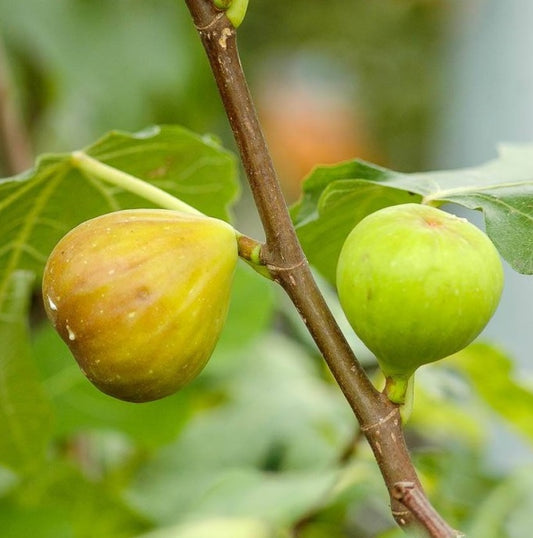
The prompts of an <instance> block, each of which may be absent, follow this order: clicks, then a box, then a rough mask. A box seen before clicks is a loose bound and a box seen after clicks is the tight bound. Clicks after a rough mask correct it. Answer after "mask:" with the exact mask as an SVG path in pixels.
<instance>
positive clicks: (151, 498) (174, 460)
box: [130, 336, 354, 524]
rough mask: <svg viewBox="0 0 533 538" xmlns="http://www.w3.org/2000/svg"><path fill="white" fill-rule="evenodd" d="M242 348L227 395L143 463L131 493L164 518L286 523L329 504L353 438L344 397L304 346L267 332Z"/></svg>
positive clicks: (158, 517) (142, 507) (147, 509)
mask: <svg viewBox="0 0 533 538" xmlns="http://www.w3.org/2000/svg"><path fill="white" fill-rule="evenodd" d="M243 351H244V352H243V353H241V354H240V355H239V360H240V362H239V364H238V367H235V368H234V369H233V375H232V376H231V377H228V378H227V379H226V380H225V381H224V383H223V390H224V391H225V399H223V400H222V401H221V402H220V403H219V405H218V406H216V407H212V408H210V409H208V410H206V411H205V412H203V413H199V414H197V415H196V416H195V417H194V418H193V419H192V420H191V421H190V422H189V423H188V424H187V426H186V428H185V429H184V430H183V431H182V433H181V435H180V437H179V438H178V439H177V440H176V442H175V443H173V444H172V445H169V446H168V447H164V448H162V449H161V450H160V451H159V452H158V453H157V454H155V455H154V457H153V458H152V459H151V460H149V461H148V462H147V464H146V465H145V466H144V467H143V468H142V469H141V470H140V472H139V475H138V477H137V479H136V480H135V483H134V485H133V487H132V489H131V493H130V498H131V500H132V503H133V504H134V506H135V507H137V509H138V510H142V511H143V512H144V513H146V514H147V515H148V514H150V515H151V516H152V517H154V518H155V519H156V520H157V521H159V522H161V523H164V524H171V523H176V522H178V521H180V520H183V519H184V518H187V517H190V515H191V514H192V513H195V514H196V515H198V516H200V515H202V516H203V515H205V516H220V515H230V514H231V515H234V516H239V517H261V518H267V519H268V521H270V522H272V523H283V522H286V521H287V520H288V519H292V518H297V517H300V516H301V515H303V513H304V512H305V511H306V510H307V509H309V508H311V507H312V506H313V505H315V504H316V503H317V502H318V501H321V500H322V499H323V497H324V495H326V494H327V493H328V492H329V490H330V489H331V486H332V483H333V481H334V479H335V476H336V461H337V458H338V456H339V454H340V453H341V452H342V450H343V448H344V446H345V444H346V443H347V440H348V439H349V438H350V437H351V436H352V435H353V432H352V431H350V430H351V429H352V428H353V427H354V422H353V417H352V416H351V414H350V410H349V408H348V407H347V406H346V405H345V403H344V401H343V399H342V396H341V395H340V394H339V393H338V391H336V390H335V388H334V387H333V386H330V385H328V384H327V383H325V382H324V381H322V380H321V379H320V378H319V377H318V373H317V372H315V370H314V368H313V364H312V363H311V362H310V361H309V358H308V357H307V355H306V354H304V353H302V350H301V348H298V347H297V346H295V345H294V344H291V343H290V342H289V341H288V340H286V339H284V338H283V337H281V336H277V337H275V338H274V337H270V338H263V339H261V340H260V341H258V342H257V344H256V345H255V347H253V348H250V347H249V348H247V349H245V350H243Z"/></svg>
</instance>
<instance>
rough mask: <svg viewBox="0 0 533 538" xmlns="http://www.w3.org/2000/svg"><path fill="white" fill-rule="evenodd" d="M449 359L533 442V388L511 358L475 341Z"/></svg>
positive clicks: (492, 405)
mask: <svg viewBox="0 0 533 538" xmlns="http://www.w3.org/2000/svg"><path fill="white" fill-rule="evenodd" d="M447 362H448V363H450V364H453V366H454V367H455V368H456V369H457V370H459V371H460V372H462V374H463V375H464V376H465V377H466V378H467V380H468V382H469V383H470V385H471V386H472V387H473V388H474V390H475V391H476V393H477V394H478V396H479V397H480V398H482V400H483V401H484V402H485V403H486V404H487V405H488V406H489V407H490V408H491V409H492V410H494V411H496V413H498V414H499V415H500V416H502V417H503V418H504V419H505V420H506V421H507V422H508V423H509V424H510V425H511V426H513V427H514V428H515V430H518V431H519V432H520V433H521V434H522V435H524V436H525V437H526V438H527V439H528V440H529V441H530V442H533V421H532V420H531V410H532V409H533V389H532V388H531V387H527V386H526V385H524V384H521V383H520V382H519V381H518V380H517V379H516V378H515V375H514V371H513V370H514V364H513V362H512V360H511V359H510V358H509V357H508V356H507V355H505V354H504V353H503V352H502V351H500V350H498V349H496V348H494V347H493V346H491V345H488V344H482V343H476V344H472V345H470V346H468V347H467V348H465V349H464V350H462V351H460V352H459V353H456V354H455V355H453V356H452V357H450V359H447Z"/></svg>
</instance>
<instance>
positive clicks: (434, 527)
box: [392, 482, 464, 537]
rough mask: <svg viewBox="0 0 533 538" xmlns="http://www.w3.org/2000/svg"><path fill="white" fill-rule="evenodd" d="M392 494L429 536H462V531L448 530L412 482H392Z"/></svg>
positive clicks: (446, 525)
mask: <svg viewBox="0 0 533 538" xmlns="http://www.w3.org/2000/svg"><path fill="white" fill-rule="evenodd" d="M392 495H393V497H394V498H396V499H397V500H398V501H400V502H401V503H402V504H403V505H404V506H405V507H406V508H408V509H409V511H410V512H411V513H412V514H413V515H414V516H415V517H416V519H417V520H418V522H419V523H420V524H421V525H422V526H423V527H424V528H425V529H427V531H428V532H429V534H430V536H454V537H460V536H464V534H463V533H462V532H459V531H453V530H452V532H453V534H452V535H449V534H444V533H446V532H449V530H450V528H449V527H448V524H447V523H446V522H445V521H444V519H442V517H441V516H440V514H439V513H438V512H436V510H435V509H434V508H433V507H432V506H431V504H429V501H428V500H427V498H426V497H425V496H424V494H423V493H422V492H421V491H420V489H419V488H417V487H416V485H415V484H413V483H412V482H398V483H396V484H394V487H393V490H392Z"/></svg>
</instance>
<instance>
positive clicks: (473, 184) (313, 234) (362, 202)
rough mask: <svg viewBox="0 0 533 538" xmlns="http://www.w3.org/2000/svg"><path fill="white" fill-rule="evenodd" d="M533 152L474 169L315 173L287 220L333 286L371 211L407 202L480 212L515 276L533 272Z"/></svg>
mask: <svg viewBox="0 0 533 538" xmlns="http://www.w3.org/2000/svg"><path fill="white" fill-rule="evenodd" d="M532 199H533V146H523V147H504V148H502V149H501V150H500V156H499V158H498V159H497V160H494V161H491V162H489V163H487V164H484V165H481V166H479V167H476V168H467V169H463V170H451V171H446V172H425V173H418V174H402V173H399V172H394V171H392V170H386V169H383V168H380V167H377V166H374V165H371V164H367V163H363V162H360V161H351V162H344V163H340V164H338V165H334V166H327V167H318V168H317V169H315V171H314V172H312V173H311V175H310V176H309V177H308V178H307V179H306V181H305V183H304V191H303V196H302V199H301V200H300V201H299V202H298V203H297V204H296V205H295V206H294V207H293V208H292V217H293V221H294V224H295V226H296V228H297V231H298V235H299V237H300V239H301V241H302V245H303V247H304V250H305V252H306V254H307V256H308V258H309V260H310V262H311V263H312V264H313V265H315V266H316V267H317V269H319V270H320V271H321V272H322V273H323V274H324V276H326V278H328V279H329V280H330V281H331V282H334V278H335V265H336V261H337V258H338V254H339V253H340V249H341V247H342V244H343V243H344V240H345V238H346V236H347V235H348V233H349V232H350V231H351V229H352V228H353V226H355V224H357V222H359V220H361V219H362V218H363V217H365V216H366V215H368V214H369V213H371V212H373V211H376V210H378V209H380V208H382V207H386V206H389V205H395V204H402V203H408V202H422V203H428V204H430V203H431V204H440V203H444V202H451V203H456V204H459V205H462V206H464V207H467V208H469V209H479V210H481V211H483V214H484V218H485V225H486V231H487V234H488V235H489V237H490V238H491V239H492V241H493V242H494V244H495V245H496V247H497V248H498V250H499V252H500V254H501V255H502V256H503V257H504V258H505V259H506V260H507V261H508V262H509V263H510V264H511V266H512V267H513V268H514V269H515V270H516V271H518V272H521V273H525V274H532V273H533V202H532Z"/></svg>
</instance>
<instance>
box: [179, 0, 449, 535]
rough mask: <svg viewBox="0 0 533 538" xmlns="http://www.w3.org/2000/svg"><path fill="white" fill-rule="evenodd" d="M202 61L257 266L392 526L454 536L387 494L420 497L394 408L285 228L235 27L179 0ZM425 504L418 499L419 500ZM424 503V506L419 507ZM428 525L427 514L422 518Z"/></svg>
mask: <svg viewBox="0 0 533 538" xmlns="http://www.w3.org/2000/svg"><path fill="white" fill-rule="evenodd" d="M185 3H186V4H187V7H188V8H189V11H190V12H191V16H192V19H193V21H194V24H195V25H196V28H197V30H198V33H199V36H200V38H201V40H202V43H203V45H204V48H205V51H206V54H207V57H208V59H209V62H210V65H211V69H212V71H213V75H214V78H215V80H216V83H217V86H218V88H219V92H220V95H221V98H222V101H223V104H224V107H225V109H226V113H227V116H228V119H229V122H230V124H231V127H232V130H233V133H234V136H235V140H236V142H237V146H238V148H239V151H240V154H241V159H242V162H243V166H244V169H245V171H246V175H247V177H248V181H249V183H250V187H251V190H252V193H253V196H254V199H255V203H256V206H257V209H258V212H259V215H260V217H261V221H262V223H263V227H264V230H265V236H266V243H265V245H264V247H263V248H262V252H261V256H262V261H263V263H264V264H265V265H266V266H267V268H268V269H269V271H270V273H271V275H272V277H273V278H274V279H275V280H276V281H278V282H279V283H280V284H281V286H283V288H284V289H285V291H286V293H287V294H288V296H289V297H290V298H291V300H292V302H293V303H294V305H295V306H296V308H297V310H298V312H299V313H300V315H301V317H302V319H303V320H304V322H305V324H306V326H307V327H308V330H309V332H310V333H311V335H312V336H313V338H314V340H315V342H316V344H317V346H318V348H319V349H320V351H321V353H322V355H323V356H324V359H325V360H326V362H327V364H328V367H329V369H330V370H331V372H332V374H333V376H334V377H335V379H336V381H337V383H338V384H339V386H340V388H341V390H342V391H343V393H344V395H345V397H346V399H347V401H348V402H349V404H350V406H351V407H352V409H353V411H354V413H355V415H356V417H357V419H358V421H359V423H360V425H361V430H362V431H363V432H364V434H365V436H366V438H367V440H368V442H369V444H370V446H371V447H372V450H373V452H374V455H375V457H376V461H377V463H378V465H379V468H380V470H381V473H382V475H383V478H384V480H385V482H386V484H387V487H388V490H389V494H390V497H391V508H392V512H393V515H394V518H395V520H396V522H397V523H398V524H399V525H400V526H401V527H406V526H408V525H410V524H413V523H415V522H417V523H419V524H420V525H422V526H423V527H424V528H425V529H426V531H427V532H428V534H429V535H430V536H433V537H435V538H439V537H440V538H447V537H454V536H456V535H457V534H456V532H455V531H454V530H453V529H452V528H451V527H449V526H448V525H446V524H444V526H441V527H439V529H438V531H436V532H433V531H432V530H431V529H430V528H429V527H428V526H427V525H426V524H424V523H423V521H422V520H421V519H420V517H419V515H418V514H415V513H413V512H411V511H409V510H408V509H406V506H405V505H404V504H403V503H402V502H401V501H400V500H398V499H397V498H395V497H394V496H393V492H394V485H395V484H396V483H398V482H404V481H407V482H412V483H413V484H414V485H415V488H416V491H417V492H420V495H421V496H422V497H424V494H423V491H422V487H421V485H420V482H419V480H418V477H417V475H416V471H415V469H414V467H413V464H412V462H411V460H410V457H409V453H408V450H407V447H406V444H405V440H404V436H403V431H402V427H401V419H400V413H399V410H398V406H396V405H394V404H393V403H392V402H391V401H390V400H389V399H388V398H387V397H386V396H385V395H383V394H381V393H379V392H378V391H376V390H375V388H374V387H373V385H372V383H371V382H370V381H369V379H368V377H367V376H366V374H365V372H364V370H363V368H362V367H361V365H360V364H359V362H358V361H357V359H356V358H355V356H354V354H353V352H352V350H351V349H350V346H349V344H348V343H347V341H346V339H345V338H344V336H343V334H342V332H341V330H340V329H339V327H338V325H337V323H336V321H335V318H334V317H333V315H332V314H331V312H330V310H329V308H328V306H327V304H326V302H325V300H324V298H323V296H322V295H321V293H320V291H319V289H318V286H317V285H316V282H315V281H314V279H313V276H312V274H311V271H310V269H309V266H308V264H307V261H306V259H305V256H304V254H303V251H302V248H301V245H300V243H299V241H298V239H297V236H296V232H295V230H294V227H293V225H292V222H291V219H290V216H289V213H288V210H287V207H286V204H285V200H284V198H283V195H282V192H281V188H280V185H279V182H278V180H277V177H276V173H275V171H274V166H273V164H272V160H271V157H270V154H269V151H268V148H267V145H266V142H265V139H264V136H263V133H262V129H261V125H260V123H259V120H258V118H257V114H256V112H255V107H254V105H253V102H252V99H251V96H250V92H249V90H248V86H247V83H246V78H245V76H244V73H243V70H242V66H241V62H240V58H239V54H238V49H237V44H236V35H235V29H234V28H233V27H232V25H231V23H230V22H229V21H228V20H227V19H226V18H225V17H224V16H220V12H219V11H217V10H216V8H215V7H214V4H213V3H212V2H211V1H210V0H185ZM424 498H425V497H424ZM427 506H430V505H429V502H428V503H427ZM426 516H427V518H426V519H427V520H428V521H431V520H432V513H429V512H428V513H427V514H426Z"/></svg>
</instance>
